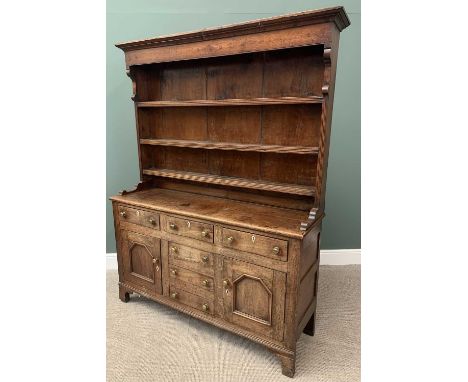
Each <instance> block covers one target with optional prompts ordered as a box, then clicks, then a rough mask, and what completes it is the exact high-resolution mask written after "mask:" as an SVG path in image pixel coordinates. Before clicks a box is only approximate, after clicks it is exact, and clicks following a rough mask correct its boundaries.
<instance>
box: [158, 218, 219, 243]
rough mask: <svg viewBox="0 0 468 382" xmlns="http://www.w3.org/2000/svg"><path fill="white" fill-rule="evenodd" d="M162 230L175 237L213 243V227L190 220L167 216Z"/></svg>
mask: <svg viewBox="0 0 468 382" xmlns="http://www.w3.org/2000/svg"><path fill="white" fill-rule="evenodd" d="M165 221H166V223H165V226H164V230H165V231H166V232H170V233H173V234H175V235H180V236H185V237H190V238H192V239H197V240H202V241H206V242H208V243H212V242H213V225H212V224H204V223H200V222H197V221H193V220H190V219H181V218H176V217H173V216H167V217H166V219H165Z"/></svg>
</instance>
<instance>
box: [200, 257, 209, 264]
mask: <svg viewBox="0 0 468 382" xmlns="http://www.w3.org/2000/svg"><path fill="white" fill-rule="evenodd" d="M209 259H210V258H209V257H208V256H203V257H202V258H201V260H202V261H203V262H204V263H207V262H208V260H209Z"/></svg>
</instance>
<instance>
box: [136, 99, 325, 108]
mask: <svg viewBox="0 0 468 382" xmlns="http://www.w3.org/2000/svg"><path fill="white" fill-rule="evenodd" d="M322 102H323V97H279V98H248V99H216V100H214V99H213V100H208V99H200V100H187V101H148V102H137V103H136V104H137V106H138V107H177V106H238V105H287V104H304V103H322Z"/></svg>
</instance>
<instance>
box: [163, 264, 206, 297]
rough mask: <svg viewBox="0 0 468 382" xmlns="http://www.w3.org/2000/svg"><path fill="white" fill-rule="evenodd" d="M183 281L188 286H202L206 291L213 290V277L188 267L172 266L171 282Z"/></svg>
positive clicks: (170, 271) (170, 270) (170, 272)
mask: <svg viewBox="0 0 468 382" xmlns="http://www.w3.org/2000/svg"><path fill="white" fill-rule="evenodd" d="M175 280H177V281H181V282H182V283H185V285H187V286H188V287H195V288H200V289H202V290H205V291H209V292H213V289H214V285H213V278H212V277H208V276H206V275H202V274H200V273H196V272H193V271H189V270H188V269H184V268H179V267H174V266H171V267H169V283H170V284H173V281H175Z"/></svg>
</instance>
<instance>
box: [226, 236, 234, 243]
mask: <svg viewBox="0 0 468 382" xmlns="http://www.w3.org/2000/svg"><path fill="white" fill-rule="evenodd" d="M226 240H227V242H228V244H232V242H233V241H234V238H233V237H232V236H229V237H228V238H227V239H226Z"/></svg>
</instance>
